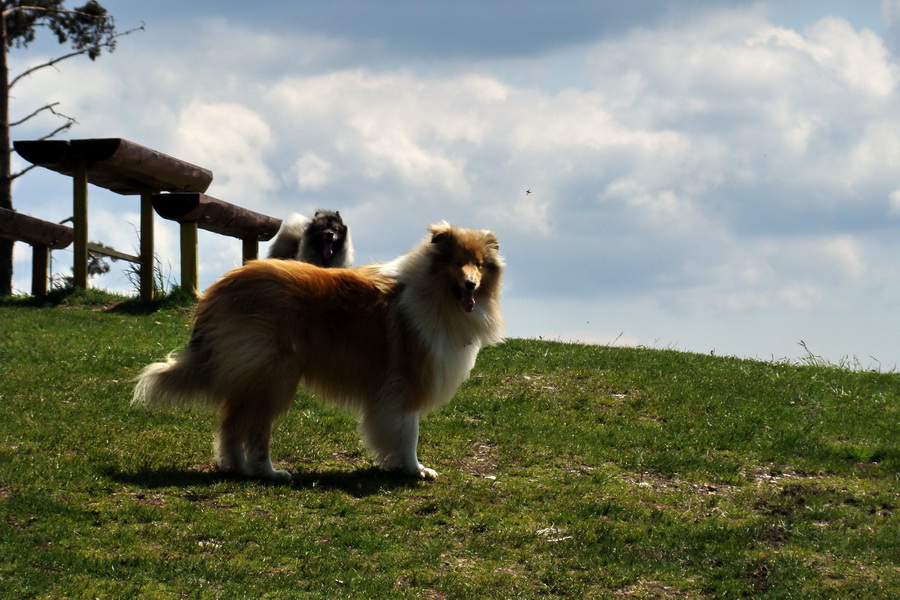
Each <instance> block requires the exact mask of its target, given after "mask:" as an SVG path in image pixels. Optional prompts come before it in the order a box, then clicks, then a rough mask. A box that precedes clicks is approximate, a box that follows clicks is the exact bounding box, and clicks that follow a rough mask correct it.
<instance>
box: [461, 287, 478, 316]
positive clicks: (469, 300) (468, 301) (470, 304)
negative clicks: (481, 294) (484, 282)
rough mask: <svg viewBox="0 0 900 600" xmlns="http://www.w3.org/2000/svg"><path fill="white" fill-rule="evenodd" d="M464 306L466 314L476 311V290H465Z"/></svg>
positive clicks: (463, 295)
mask: <svg viewBox="0 0 900 600" xmlns="http://www.w3.org/2000/svg"><path fill="white" fill-rule="evenodd" d="M462 306H463V310H465V311H466V312H472V311H473V310H475V290H463V293H462Z"/></svg>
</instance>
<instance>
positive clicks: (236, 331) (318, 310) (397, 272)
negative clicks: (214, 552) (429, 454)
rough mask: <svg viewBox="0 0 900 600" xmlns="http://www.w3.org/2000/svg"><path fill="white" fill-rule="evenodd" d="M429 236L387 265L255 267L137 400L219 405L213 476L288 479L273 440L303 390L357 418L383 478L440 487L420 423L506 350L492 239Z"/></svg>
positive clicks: (147, 372)
mask: <svg viewBox="0 0 900 600" xmlns="http://www.w3.org/2000/svg"><path fill="white" fill-rule="evenodd" d="M428 229H429V235H428V236H427V237H426V238H425V239H424V240H423V242H422V243H421V244H420V245H419V246H418V247H416V248H414V249H413V250H411V251H410V252H408V253H407V254H404V255H403V256H400V257H399V258H397V259H395V260H394V261H392V262H390V263H387V264H381V265H368V266H363V267H356V268H353V269H323V268H320V267H316V266H313V265H309V264H305V263H300V262H295V261H285V260H258V261H252V262H249V263H247V264H246V265H244V266H243V267H239V268H237V269H234V270H232V271H230V272H228V273H226V274H225V275H224V276H223V277H222V279H221V280H219V281H218V282H216V283H215V284H213V285H212V287H210V288H209V290H207V291H206V293H205V294H204V295H202V297H201V299H200V303H199V305H198V306H197V310H196V313H195V316H194V331H193V335H192V336H191V340H190V343H189V344H188V346H187V347H186V348H185V349H184V350H182V351H181V352H179V353H177V354H174V355H171V356H170V357H169V358H168V360H167V362H160V363H154V364H151V365H148V366H147V367H146V368H145V369H144V370H143V371H142V372H141V374H140V376H139V377H138V379H137V385H136V387H135V390H134V399H133V402H134V403H139V404H147V405H183V404H188V403H191V402H204V403H206V404H209V405H212V406H214V407H216V408H217V409H218V413H219V425H218V433H217V435H216V440H215V452H216V464H217V467H218V468H220V469H223V470H227V471H235V472H238V473H243V474H246V475H250V476H254V477H264V478H269V479H274V480H278V481H284V482H288V481H290V480H291V475H290V473H288V472H287V471H284V470H275V469H274V468H273V467H272V462H271V460H270V458H269V439H270V435H271V433H272V425H273V423H274V421H275V420H276V419H277V418H278V417H280V416H281V415H283V414H284V413H285V412H286V411H287V410H288V408H289V406H290V404H291V402H292V400H293V398H294V393H295V391H296V389H297V386H298V384H300V385H302V386H303V388H304V389H305V390H306V391H308V392H309V393H311V394H314V395H315V396H317V397H321V398H323V399H326V400H330V401H332V402H335V403H337V404H339V405H341V406H344V407H346V408H349V409H352V410H354V411H355V412H356V413H357V415H358V417H359V433H360V435H361V436H362V439H363V441H364V442H365V444H366V446H367V447H368V448H369V450H370V451H371V453H372V455H373V456H374V458H375V460H376V461H377V462H378V463H379V464H380V465H381V466H382V467H383V468H385V469H390V470H395V471H400V472H402V473H405V474H408V475H411V476H415V477H419V478H424V479H433V478H434V477H436V476H437V473H436V472H435V471H434V470H432V469H428V468H426V467H425V466H423V465H422V464H421V463H420V462H419V459H418V456H417V453H416V446H417V443H418V438H419V418H420V417H421V416H423V415H424V414H426V413H428V412H429V411H431V410H434V409H436V408H438V407H439V406H441V405H443V404H445V403H446V402H448V401H449V400H450V399H451V398H452V397H453V395H454V394H455V393H456V389H457V387H459V385H460V384H461V383H462V382H463V381H464V380H465V379H466V378H467V377H468V375H469V371H471V369H472V367H473V365H474V364H475V359H476V357H477V355H478V351H479V349H480V348H481V347H482V346H483V345H486V344H491V343H496V342H499V341H500V340H501V339H502V334H503V319H502V317H501V315H500V305H499V300H500V284H501V278H502V274H503V266H504V265H503V259H502V258H501V257H500V254H499V244H498V242H497V238H496V237H495V236H494V234H493V233H491V232H490V231H485V230H474V229H460V228H456V227H453V226H451V225H449V224H447V223H446V222H443V223H440V224H438V225H432V226H430V227H429V228H428Z"/></svg>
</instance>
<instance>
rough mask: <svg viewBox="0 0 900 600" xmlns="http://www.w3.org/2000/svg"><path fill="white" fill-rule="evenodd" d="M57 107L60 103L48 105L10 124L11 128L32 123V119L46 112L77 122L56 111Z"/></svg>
mask: <svg viewBox="0 0 900 600" xmlns="http://www.w3.org/2000/svg"><path fill="white" fill-rule="evenodd" d="M57 105H59V102H54V103H53V104H48V105H46V106H42V107H41V108H39V109H37V110H36V111H34V112H33V113H31V114H30V115H28V116H27V117H23V118H21V119H19V120H18V121H15V122H14V123H10V124H9V126H10V127H15V126H16V125H21V124H22V123H24V122H26V121H30V120H31V119H33V118H34V117H36V116H38V115H39V114H41V113H42V112H44V111H45V110H49V111H50V112H51V113H53V114H54V115H56V116H57V117H62V118H63V119H68V120H69V121H75V117H70V116H69V115H66V114H63V113H61V112H59V111H58V110H56V109H55V108H54V106H57Z"/></svg>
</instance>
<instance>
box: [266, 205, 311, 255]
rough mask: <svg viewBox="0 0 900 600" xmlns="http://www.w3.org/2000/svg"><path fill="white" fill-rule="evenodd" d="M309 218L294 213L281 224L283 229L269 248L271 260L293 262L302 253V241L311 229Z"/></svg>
mask: <svg viewBox="0 0 900 600" xmlns="http://www.w3.org/2000/svg"><path fill="white" fill-rule="evenodd" d="M309 222H310V220H309V218H307V217H304V216H303V215H300V214H297V213H294V214H292V215H291V216H289V217H288V218H287V219H285V220H284V221H282V222H281V228H280V229H279V230H278V233H277V234H276V235H275V239H274V240H272V245H271V246H269V258H281V259H286V260H291V259H295V258H297V254H299V252H300V240H301V238H302V237H303V234H304V233H305V232H306V228H307V227H309Z"/></svg>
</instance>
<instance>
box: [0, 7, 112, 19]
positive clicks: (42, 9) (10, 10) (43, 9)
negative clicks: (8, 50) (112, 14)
mask: <svg viewBox="0 0 900 600" xmlns="http://www.w3.org/2000/svg"><path fill="white" fill-rule="evenodd" d="M26 10H34V11H38V12H52V13H54V14H56V13H64V14H67V15H81V16H83V17H91V18H93V19H107V18H109V15H92V14H90V13H86V12H83V11H80V10H71V9H67V8H47V7H46V6H13V7H12V8H8V9H6V10H4V11H3V18H6V17H8V16H9V15H11V14H13V13H17V12H19V11H26Z"/></svg>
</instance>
